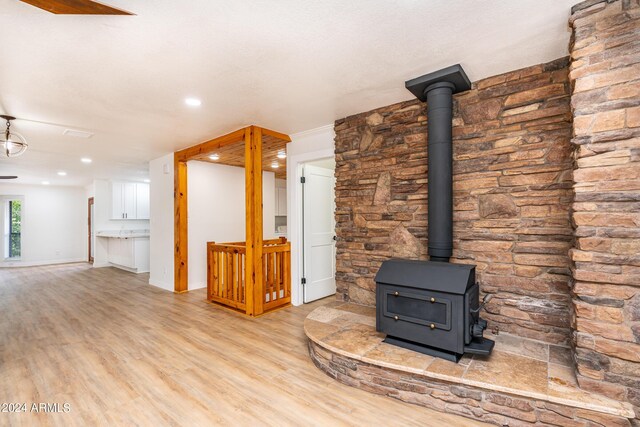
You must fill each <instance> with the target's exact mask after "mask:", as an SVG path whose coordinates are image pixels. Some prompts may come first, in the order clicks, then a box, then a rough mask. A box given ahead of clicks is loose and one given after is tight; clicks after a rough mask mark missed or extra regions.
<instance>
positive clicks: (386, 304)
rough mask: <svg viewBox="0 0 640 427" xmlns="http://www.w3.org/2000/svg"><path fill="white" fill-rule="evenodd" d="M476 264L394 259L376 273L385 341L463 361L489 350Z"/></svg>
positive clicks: (378, 315)
mask: <svg viewBox="0 0 640 427" xmlns="http://www.w3.org/2000/svg"><path fill="white" fill-rule="evenodd" d="M475 271H476V268H475V266H473V265H463V264H449V263H443V262H434V261H414V260H400V259H392V260H388V261H385V262H384V263H382V266H381V267H380V270H379V271H378V274H377V275H376V283H377V289H376V301H377V310H376V329H377V330H378V331H380V332H384V333H386V334H387V338H386V339H385V340H384V341H385V342H387V343H389V344H394V345H398V346H400V347H405V348H408V349H411V350H415V351H419V352H421V353H426V354H430V355H432V356H437V357H441V358H444V359H447V360H452V361H455V362H457V361H458V360H460V358H461V357H462V355H463V354H464V353H473V354H485V355H486V354H489V353H490V352H491V349H492V348H493V345H494V342H493V341H491V340H489V339H486V338H483V336H482V334H483V332H484V330H485V329H486V327H487V322H486V321H484V320H482V319H481V318H480V317H479V311H480V308H481V306H480V303H479V287H478V284H477V283H475Z"/></svg>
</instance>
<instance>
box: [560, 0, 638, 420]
mask: <svg viewBox="0 0 640 427" xmlns="http://www.w3.org/2000/svg"><path fill="white" fill-rule="evenodd" d="M570 23H571V26H572V28H573V38H572V43H571V46H570V51H571V65H570V67H571V68H570V80H571V83H572V87H573V93H572V98H571V104H572V109H573V131H574V135H573V144H574V147H575V150H576V168H575V171H574V190H575V200H574V203H573V222H574V226H575V237H576V240H575V247H574V249H572V251H571V252H572V254H571V255H572V259H573V262H574V265H573V279H574V287H573V304H574V309H575V313H574V314H575V316H574V319H573V330H574V333H573V338H574V346H575V361H576V367H577V374H578V381H579V382H580V385H581V386H582V387H583V388H584V389H588V390H593V391H597V392H600V393H603V394H606V395H607V396H609V397H611V398H616V399H619V400H628V401H629V402H631V403H632V404H633V405H634V406H635V407H636V414H638V413H640V2H639V1H638V0H588V1H585V2H583V3H580V4H578V5H576V6H574V8H573V9H572V17H571V21H570Z"/></svg>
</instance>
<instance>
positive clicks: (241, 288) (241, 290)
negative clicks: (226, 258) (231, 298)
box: [240, 252, 246, 304]
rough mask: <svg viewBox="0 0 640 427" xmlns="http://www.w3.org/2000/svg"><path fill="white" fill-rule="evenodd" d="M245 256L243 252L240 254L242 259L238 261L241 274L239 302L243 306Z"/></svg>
mask: <svg viewBox="0 0 640 427" xmlns="http://www.w3.org/2000/svg"><path fill="white" fill-rule="evenodd" d="M245 259H246V258H245V254H244V252H243V253H242V258H241V260H240V263H241V265H240V271H241V272H242V274H241V275H240V300H241V301H242V303H243V304H245V295H246V292H245V283H244V279H245V275H244V269H245V265H244V264H245Z"/></svg>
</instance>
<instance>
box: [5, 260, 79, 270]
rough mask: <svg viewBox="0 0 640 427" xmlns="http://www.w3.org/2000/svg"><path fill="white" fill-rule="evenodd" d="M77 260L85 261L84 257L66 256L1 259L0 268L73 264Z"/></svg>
mask: <svg viewBox="0 0 640 427" xmlns="http://www.w3.org/2000/svg"><path fill="white" fill-rule="evenodd" d="M78 262H87V259H86V258H67V259H52V260H45V261H20V260H16V261H1V262H0V268H14V267H39V266H43V265H57V264H75V263H78Z"/></svg>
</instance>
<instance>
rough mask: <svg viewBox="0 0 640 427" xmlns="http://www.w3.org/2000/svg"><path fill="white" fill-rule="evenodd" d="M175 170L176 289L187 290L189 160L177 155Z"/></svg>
mask: <svg viewBox="0 0 640 427" xmlns="http://www.w3.org/2000/svg"><path fill="white" fill-rule="evenodd" d="M173 166H174V167H173V171H174V180H173V182H174V192H173V199H174V200H173V201H174V227H173V231H174V244H175V247H174V251H175V252H174V276H175V280H174V291H175V292H178V293H182V292H187V290H188V289H189V274H188V272H189V269H188V262H189V254H188V251H187V249H188V235H189V234H188V227H189V222H188V219H187V162H186V161H181V160H179V158H178V157H177V156H174V158H173Z"/></svg>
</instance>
